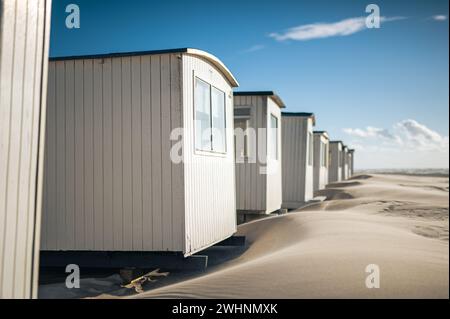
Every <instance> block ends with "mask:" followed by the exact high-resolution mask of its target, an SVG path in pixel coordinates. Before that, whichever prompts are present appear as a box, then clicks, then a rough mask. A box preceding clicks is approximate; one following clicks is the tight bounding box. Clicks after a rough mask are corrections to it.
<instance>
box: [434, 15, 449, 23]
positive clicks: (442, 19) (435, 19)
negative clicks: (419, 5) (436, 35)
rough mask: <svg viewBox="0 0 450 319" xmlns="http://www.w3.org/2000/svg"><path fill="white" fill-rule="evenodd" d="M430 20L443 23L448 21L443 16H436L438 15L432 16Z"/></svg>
mask: <svg viewBox="0 0 450 319" xmlns="http://www.w3.org/2000/svg"><path fill="white" fill-rule="evenodd" d="M431 19H433V20H434V21H445V20H447V19H448V17H447V16H446V15H444V14H438V15H435V16H432V17H431Z"/></svg>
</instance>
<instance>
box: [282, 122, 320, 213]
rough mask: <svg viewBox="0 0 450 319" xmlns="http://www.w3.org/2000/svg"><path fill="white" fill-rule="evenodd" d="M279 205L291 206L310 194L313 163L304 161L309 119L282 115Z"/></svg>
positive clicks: (310, 123)
mask: <svg viewBox="0 0 450 319" xmlns="http://www.w3.org/2000/svg"><path fill="white" fill-rule="evenodd" d="M282 121H283V123H282V143H283V145H282V153H283V157H282V158H283V161H282V162H283V163H282V170H283V207H285V208H295V207H296V206H298V205H300V204H302V203H303V202H305V201H307V200H309V199H311V198H312V188H313V166H312V165H309V164H308V156H309V153H308V152H309V150H308V145H309V136H310V135H309V134H308V133H310V132H312V119H310V118H307V117H297V116H282Z"/></svg>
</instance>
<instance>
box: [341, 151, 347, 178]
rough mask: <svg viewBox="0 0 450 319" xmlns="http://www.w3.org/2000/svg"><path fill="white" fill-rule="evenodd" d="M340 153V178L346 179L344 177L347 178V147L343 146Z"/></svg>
mask: <svg viewBox="0 0 450 319" xmlns="http://www.w3.org/2000/svg"><path fill="white" fill-rule="evenodd" d="M341 155H342V162H341V163H342V168H341V169H342V173H341V177H342V180H346V179H348V148H347V146H344V147H343V149H342V152H341Z"/></svg>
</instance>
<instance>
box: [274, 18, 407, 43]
mask: <svg viewBox="0 0 450 319" xmlns="http://www.w3.org/2000/svg"><path fill="white" fill-rule="evenodd" d="M366 19H367V18H366V17H357V18H349V19H345V20H341V21H338V22H334V23H313V24H305V25H300V26H297V27H293V28H289V29H287V30H286V31H284V32H281V33H277V32H274V33H271V34H269V36H270V37H271V38H274V39H275V40H277V41H286V40H296V41H307V40H312V39H321V38H329V37H336V36H348V35H351V34H354V33H357V32H360V31H363V30H365V29H366ZM401 19H405V17H380V22H389V21H396V20H401Z"/></svg>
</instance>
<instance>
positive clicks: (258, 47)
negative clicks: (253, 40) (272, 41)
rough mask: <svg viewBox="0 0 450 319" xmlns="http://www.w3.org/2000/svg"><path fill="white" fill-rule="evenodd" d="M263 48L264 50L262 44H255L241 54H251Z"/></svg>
mask: <svg viewBox="0 0 450 319" xmlns="http://www.w3.org/2000/svg"><path fill="white" fill-rule="evenodd" d="M264 48H265V46H264V45H262V44H256V45H254V46H251V47H250V48H247V49H245V50H243V51H242V52H243V53H251V52H255V51H259V50H262V49H264Z"/></svg>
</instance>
